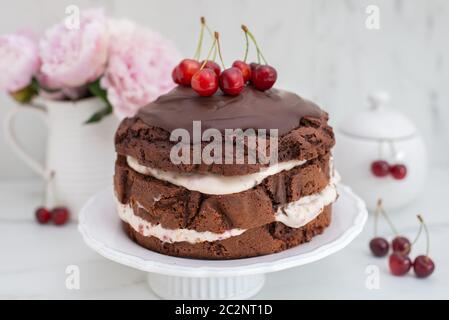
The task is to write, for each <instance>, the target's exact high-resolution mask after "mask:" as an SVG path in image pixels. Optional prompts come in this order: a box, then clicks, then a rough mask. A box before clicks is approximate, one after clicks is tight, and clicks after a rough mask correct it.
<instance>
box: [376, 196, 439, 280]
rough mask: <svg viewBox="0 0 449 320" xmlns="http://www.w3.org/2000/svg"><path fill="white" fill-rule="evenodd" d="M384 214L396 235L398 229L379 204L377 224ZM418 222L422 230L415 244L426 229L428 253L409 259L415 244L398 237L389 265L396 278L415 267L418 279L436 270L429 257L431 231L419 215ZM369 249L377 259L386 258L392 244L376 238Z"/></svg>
mask: <svg viewBox="0 0 449 320" xmlns="http://www.w3.org/2000/svg"><path fill="white" fill-rule="evenodd" d="M379 213H382V214H383V216H384V217H385V218H386V219H387V221H388V223H389V224H390V227H391V228H392V230H393V231H394V232H395V233H396V229H395V228H394V226H393V224H392V222H391V221H390V219H389V218H388V216H387V214H386V212H385V210H384V209H383V208H382V202H381V201H379V202H378V207H377V209H376V220H375V223H376V224H377V215H378V214H379ZM417 217H418V220H419V222H420V229H419V232H418V235H417V236H416V238H415V240H414V241H413V243H415V242H416V241H417V240H418V239H419V236H420V235H421V230H422V229H425V232H426V236H427V250H426V251H427V252H426V254H425V255H419V256H417V257H416V258H415V260H414V261H412V260H411V259H410V257H409V254H410V252H411V250H412V246H413V243H412V242H410V240H409V239H408V238H407V237H404V236H399V235H398V236H396V237H395V238H394V239H393V241H392V242H391V249H392V251H393V253H392V254H391V255H390V257H389V259H388V265H389V267H390V271H391V273H392V274H393V275H395V276H403V275H405V274H407V273H408V272H409V271H410V269H411V268H412V267H413V270H414V272H415V275H416V276H417V277H418V278H427V277H428V276H430V275H431V274H432V273H433V271H434V270H435V263H434V262H433V260H432V259H431V258H430V257H429V231H428V230H427V226H426V224H425V223H424V220H423V218H422V217H421V216H420V215H418V216H417ZM369 247H370V250H371V252H372V253H373V255H374V256H376V257H385V256H386V255H387V254H388V252H389V251H390V243H389V242H388V241H387V240H386V239H385V238H383V237H377V236H376V237H375V238H373V239H371V241H370V243H369Z"/></svg>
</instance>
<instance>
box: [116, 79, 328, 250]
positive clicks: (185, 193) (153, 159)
mask: <svg viewBox="0 0 449 320" xmlns="http://www.w3.org/2000/svg"><path fill="white" fill-rule="evenodd" d="M194 121H201V134H202V133H204V132H205V130H207V129H210V128H214V129H217V130H218V131H219V132H220V133H221V134H223V135H225V132H226V130H227V129H243V130H245V129H254V130H259V129H265V130H266V131H267V132H268V131H270V130H277V131H276V132H277V133H278V138H277V142H278V144H277V159H276V160H277V163H262V162H256V163H251V162H250V161H245V162H244V163H236V162H232V163H225V161H224V160H223V161H218V163H216V162H214V163H205V161H201V162H200V163H191V164H189V163H180V164H175V163H174V162H173V159H172V158H171V152H172V150H173V148H174V146H175V145H177V144H178V142H177V141H172V139H170V135H171V133H172V132H173V131H174V130H176V129H183V130H184V131H185V132H188V133H189V135H190V136H192V137H193V136H195V132H193V130H194V129H193V122H194ZM327 121H328V114H327V113H326V112H324V111H322V110H321V109H320V108H319V107H318V106H317V105H315V104H314V103H312V102H310V101H308V100H305V99H303V98H301V97H299V96H298V95H296V94H294V93H291V92H287V91H282V90H278V89H270V90H267V91H258V90H256V89H255V88H253V87H251V86H246V87H245V88H244V89H243V91H242V92H241V93H240V94H239V95H237V96H229V95H223V94H222V93H217V94H214V95H212V96H209V97H200V96H198V95H197V94H196V93H195V92H194V91H193V90H192V89H191V88H188V87H181V86H179V87H177V88H175V89H173V90H172V91H171V92H169V93H168V94H166V95H164V96H161V97H160V98H159V99H157V100H156V101H155V102H153V103H151V104H149V105H148V106H146V107H144V108H142V109H141V110H140V111H139V113H138V114H137V115H136V116H134V117H132V118H126V119H124V120H123V121H122V123H121V124H120V126H119V128H118V131H117V134H116V138H115V145H116V151H117V161H116V167H115V177H114V184H115V195H116V199H117V210H118V214H119V216H120V218H121V220H122V221H123V226H124V229H125V231H126V232H127V233H128V235H129V237H130V238H131V239H133V240H134V241H135V242H137V243H138V244H139V245H141V246H143V247H145V248H147V249H150V250H153V251H157V252H160V253H163V254H168V255H172V256H180V257H189V258H200V259H235V258H245V257H253V256H259V255H265V254H270V253H274V252H279V251H282V250H285V249H288V248H291V247H294V246H297V245H299V244H301V243H304V242H307V241H310V240H311V239H312V237H313V236H315V235H317V234H320V233H322V232H323V231H324V229H325V228H326V227H327V226H328V225H329V224H330V223H331V212H332V203H333V202H334V201H335V200H336V198H337V191H336V187H335V178H334V173H333V170H332V156H331V148H332V147H333V145H334V143H335V140H334V134H333V131H332V128H331V127H330V126H329V125H328V123H327ZM270 132H271V131H270ZM267 140H268V137H267ZM223 141H225V139H223ZM195 144H199V146H200V148H201V150H202V151H203V150H204V149H205V148H207V142H205V141H195V140H194V139H193V138H192V140H191V145H189V148H191V151H192V152H190V155H191V156H192V154H194V150H193V149H194V148H195ZM269 147H270V143H267V144H266V145H265V148H266V149H268V148H269ZM245 150H246V149H245ZM248 150H249V149H248ZM248 150H246V151H245V159H247V156H248V154H247V153H248V152H249V151H248ZM193 162H194V161H193Z"/></svg>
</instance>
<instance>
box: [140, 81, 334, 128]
mask: <svg viewBox="0 0 449 320" xmlns="http://www.w3.org/2000/svg"><path fill="white" fill-rule="evenodd" d="M323 116H325V118H326V120H327V116H326V113H325V112H324V111H322V110H321V109H320V108H319V107H318V106H317V105H316V104H314V103H313V102H311V101H309V100H306V99H303V98H301V97H300V96H298V95H297V94H295V93H292V92H289V91H284V90H280V89H275V88H272V89H270V90H267V91H259V90H257V89H255V88H253V87H251V86H246V87H245V88H243V90H242V92H241V93H240V94H239V95H237V96H230V95H224V94H223V93H221V92H220V91H219V92H217V93H215V94H214V95H212V96H210V97H201V96H199V95H197V94H196V93H195V92H194V91H193V90H192V89H191V88H189V87H183V86H178V87H176V88H174V89H173V90H172V91H170V92H169V93H167V94H165V95H162V96H160V97H159V98H158V99H157V100H156V101H154V102H152V103H150V104H149V105H147V106H145V107H143V108H142V109H141V110H140V111H139V113H138V114H137V117H139V118H140V119H141V120H142V121H143V122H145V123H146V124H147V125H149V126H153V127H158V128H162V129H164V130H166V131H168V132H171V131H173V130H175V129H178V128H182V129H186V130H187V131H188V132H189V133H190V134H192V127H193V121H201V129H202V131H204V130H206V129H208V128H215V129H217V130H219V131H221V132H224V130H225V129H248V128H252V129H267V130H269V129H278V130H279V131H278V133H279V135H284V134H286V133H288V132H290V131H291V130H293V129H295V128H297V127H299V126H300V121H301V119H302V118H304V117H313V118H322V117H323Z"/></svg>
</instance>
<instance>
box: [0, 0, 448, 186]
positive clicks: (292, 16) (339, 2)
mask: <svg viewBox="0 0 449 320" xmlns="http://www.w3.org/2000/svg"><path fill="white" fill-rule="evenodd" d="M69 4H77V5H79V6H80V7H81V8H88V7H98V6H103V7H105V8H106V10H107V11H108V13H110V14H111V15H113V16H117V17H128V18H131V19H134V20H136V21H138V22H139V23H142V24H144V25H147V26H148V27H151V28H154V29H157V30H159V31H160V32H161V33H163V34H164V35H166V36H167V37H169V38H171V39H172V40H173V41H175V42H176V44H177V45H178V47H179V48H180V50H181V51H182V52H183V53H184V54H185V55H187V56H189V55H192V54H193V51H194V48H195V45H196V36H197V33H198V18H199V16H201V15H204V16H206V17H207V19H208V21H209V23H210V25H211V26H212V27H213V28H214V29H217V30H219V31H220V32H221V34H222V41H223V42H222V46H223V51H224V58H225V60H226V61H227V63H230V62H232V60H234V59H236V58H241V56H242V53H243V48H244V47H243V46H244V42H243V36H242V34H241V31H240V24H241V23H242V22H244V23H246V24H247V25H248V26H249V27H250V28H251V29H252V30H253V31H254V33H255V34H256V36H257V37H258V39H259V42H260V45H261V46H262V48H263V50H264V53H265V56H266V57H267V59H268V60H269V62H270V63H271V64H272V65H274V66H276V68H277V70H278V74H279V83H280V84H281V85H282V86H284V87H287V88H289V89H291V90H294V91H296V92H298V93H300V94H302V95H304V96H306V97H309V98H312V99H315V100H316V101H317V102H318V103H319V104H321V105H322V106H323V107H324V108H325V109H326V110H328V111H329V112H330V114H331V118H332V123H333V124H338V122H339V121H340V120H341V119H342V118H344V117H346V116H350V115H351V113H352V112H353V111H355V110H357V109H360V108H362V107H364V106H365V96H366V94H367V93H368V92H370V91H372V90H376V89H379V88H382V89H386V90H388V91H390V92H391V95H392V102H391V104H392V106H393V107H395V108H397V109H399V110H401V111H403V112H404V113H405V114H407V115H408V116H409V117H410V118H412V120H414V121H415V122H416V123H417V126H418V127H419V128H420V129H421V130H422V132H423V134H424V136H425V138H426V141H427V142H428V146H429V150H430V151H429V152H430V153H431V159H432V160H431V161H432V163H433V165H438V166H447V165H449V152H448V151H447V149H448V147H449V128H447V127H448V126H449V1H447V0H407V1H406V0H377V1H375V0H371V1H365V0H300V1H298V0H288V1H287V0H285V1H283V0H277V1H274V0H262V1H261V0H222V1H218V0H109V1H107V0H103V1H100V0H90V1H89V0H83V1H81V0H80V1H75V0H69V1H67V0H62V1H61V0H40V1H32V0H28V1H25V0H14V1H12V0H9V1H5V0H2V1H1V2H0V34H3V33H9V32H13V31H15V30H17V29H20V28H23V27H26V26H28V27H31V28H32V29H34V30H36V31H42V30H44V29H45V28H46V27H48V26H49V25H50V24H52V23H53V22H55V21H57V20H60V19H62V18H63V17H64V10H65V7H66V6H67V5H69ZM368 5H377V6H379V8H380V30H369V29H367V28H366V26H365V20H366V18H367V14H366V13H365V10H366V7H367V6H368ZM0 72H1V70H0ZM12 104H13V103H12V102H11V101H10V99H9V98H8V97H7V96H6V95H4V94H0V120H3V118H4V115H5V113H6V112H7V110H9V109H10V108H11V107H12ZM19 125H20V126H21V128H22V129H21V133H20V137H21V138H22V139H23V141H24V142H25V144H26V145H27V146H28V147H29V149H30V150H31V152H32V153H33V154H36V155H37V156H38V157H39V158H40V159H43V157H44V143H45V128H44V126H43V125H42V124H40V123H38V120H36V119H32V118H25V117H24V118H23V119H20V121H19ZM32 175H33V174H32V172H30V170H28V169H27V168H26V167H25V166H23V165H22V164H21V163H20V162H19V161H18V159H17V157H16V156H14V155H13V154H12V153H11V151H10V149H9V147H8V146H7V145H6V144H5V141H4V136H3V134H2V135H1V136H0V179H11V178H17V177H19V178H26V177H30V176H32Z"/></svg>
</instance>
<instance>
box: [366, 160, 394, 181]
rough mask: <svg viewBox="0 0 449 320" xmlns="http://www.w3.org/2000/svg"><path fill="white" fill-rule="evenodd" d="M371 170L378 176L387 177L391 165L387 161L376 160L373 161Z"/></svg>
mask: <svg viewBox="0 0 449 320" xmlns="http://www.w3.org/2000/svg"><path fill="white" fill-rule="evenodd" d="M371 172H372V173H373V175H375V176H376V177H385V176H387V175H388V173H389V172H390V165H389V164H388V162H387V161H384V160H376V161H374V162H373V163H371Z"/></svg>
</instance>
